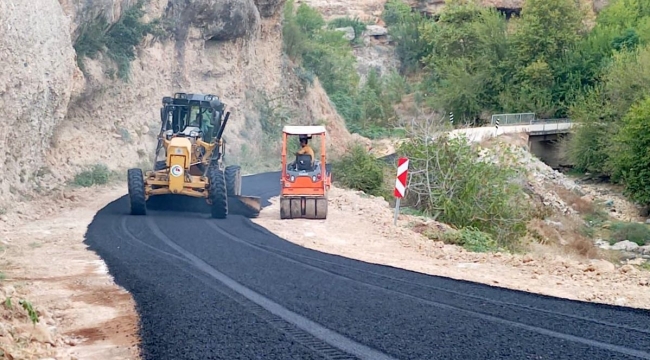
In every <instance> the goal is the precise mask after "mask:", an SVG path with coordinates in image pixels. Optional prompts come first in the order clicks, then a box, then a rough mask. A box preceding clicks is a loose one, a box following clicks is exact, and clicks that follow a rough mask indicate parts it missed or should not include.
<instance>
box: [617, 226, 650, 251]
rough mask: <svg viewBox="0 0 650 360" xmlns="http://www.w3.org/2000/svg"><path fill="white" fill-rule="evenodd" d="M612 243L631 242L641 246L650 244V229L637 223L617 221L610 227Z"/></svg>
mask: <svg viewBox="0 0 650 360" xmlns="http://www.w3.org/2000/svg"><path fill="white" fill-rule="evenodd" d="M610 230H611V231H612V233H611V242H614V243H616V242H619V241H623V240H629V241H631V242H634V243H637V244H638V245H639V246H643V245H645V244H648V243H650V228H648V226H647V225H645V224H641V223H635V222H622V221H617V222H615V223H613V224H612V225H611V226H610Z"/></svg>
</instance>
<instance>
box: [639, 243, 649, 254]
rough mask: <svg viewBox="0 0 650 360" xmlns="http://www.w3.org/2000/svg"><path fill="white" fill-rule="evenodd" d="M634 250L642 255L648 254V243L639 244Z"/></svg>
mask: <svg viewBox="0 0 650 360" xmlns="http://www.w3.org/2000/svg"><path fill="white" fill-rule="evenodd" d="M636 251H637V252H638V253H640V254H643V255H650V245H644V246H639V247H638V248H637V249H636Z"/></svg>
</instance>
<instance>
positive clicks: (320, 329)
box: [86, 173, 650, 360]
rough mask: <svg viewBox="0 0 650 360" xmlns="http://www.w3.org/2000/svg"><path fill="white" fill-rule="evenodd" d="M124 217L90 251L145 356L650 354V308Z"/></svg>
mask: <svg viewBox="0 0 650 360" xmlns="http://www.w3.org/2000/svg"><path fill="white" fill-rule="evenodd" d="M278 191H279V174H278V173H272V174H263V175H257V176H253V177H245V178H244V189H243V193H244V194H245V195H258V196H262V197H264V198H266V199H268V197H272V196H275V195H276V194H277V193H278ZM265 204H268V202H265ZM128 212H129V202H128V198H127V197H126V196H124V197H122V198H120V199H118V200H116V201H114V202H112V203H110V204H109V205H107V206H106V207H105V208H104V209H102V210H101V211H99V213H97V215H96V216H95V218H94V220H93V222H92V223H91V224H90V226H89V228H88V232H87V239H86V242H87V244H88V245H89V246H90V248H91V249H92V250H95V251H96V252H97V253H98V254H99V255H100V256H101V257H102V258H103V259H104V260H105V262H106V263H107V265H108V268H109V271H110V273H111V274H112V275H113V276H114V278H115V281H116V282H117V283H118V284H119V285H121V286H123V287H124V288H126V289H127V290H128V291H130V292H131V293H132V294H133V296H134V298H135V301H136V303H137V310H138V313H139V314H140V317H141V320H140V321H141V330H140V336H141V338H142V345H141V346H142V354H143V358H144V359H152V360H154V359H155V360H166V359H170V360H171V359H173V360H181V359H196V360H203V359H206V360H207V359H228V360H235V359H279V360H289V359H339V360H343V359H368V360H383V359H390V360H392V359H405V360H406V359H408V360H412V359H470V360H475V359H553V360H557V359H585V360H594V359H650V312H649V311H642V310H636V309H630V308H623V307H615V306H605V305H596V304H590V303H581V302H575V301H568V300H562V299H556V298H551V297H545V296H539V295H534V294H529V293H524V292H518V291H511V290H504V289H499V288H495V287H490V286H486V285H481V284H475V283H470V282H463V281H457V280H451V279H447V278H442V277H436V276H429V275H424V274H419V273H415V272H411V271H405V270H401V269H397V268H391V267H387V266H378V265H372V264H367V263H364V262H360V261H355V260H351V259H347V258H343V257H339V256H333V255H328V254H324V253H320V252H317V251H313V250H308V249H305V248H302V247H299V246H297V245H294V244H292V243H290V242H288V241H286V240H283V239H281V238H279V237H277V236H275V235H273V234H271V233H269V232H268V231H266V230H265V229H264V228H261V227H259V226H257V225H255V224H253V223H252V222H251V221H250V220H248V219H246V218H243V217H240V216H229V218H228V219H226V220H214V219H210V218H209V216H208V214H205V213H187V212H180V211H167V212H161V211H150V213H149V214H148V215H147V216H144V217H143V216H131V215H128ZM286 226H287V227H291V226H292V225H291V221H290V220H287V225H286Z"/></svg>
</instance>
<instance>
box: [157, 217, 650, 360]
mask: <svg viewBox="0 0 650 360" xmlns="http://www.w3.org/2000/svg"><path fill="white" fill-rule="evenodd" d="M206 223H207V225H208V226H210V227H211V228H213V229H214V230H216V231H217V232H219V233H220V234H221V235H223V236H225V237H227V238H228V239H230V240H232V241H235V242H237V243H240V244H242V245H245V246H249V247H252V248H255V249H258V250H260V251H263V252H266V253H269V254H271V255H274V256H277V257H280V258H282V259H284V260H286V261H289V262H292V263H295V264H298V265H301V266H303V267H306V268H310V269H312V270H315V271H317V272H321V273H324V274H327V275H330V276H334V277H337V278H341V279H343V280H346V281H352V282H356V283H359V284H362V285H363V286H365V287H368V288H372V289H376V290H381V291H384V292H388V293H391V294H395V295H398V296H403V297H407V298H411V299H414V300H417V301H419V302H422V303H426V304H428V305H431V306H434V307H438V308H441V309H445V310H451V311H456V312H461V313H465V314H467V315H470V316H473V317H477V318H480V319H483V320H487V321H491V322H494V323H499V324H503V325H507V326H511V327H515V328H519V329H524V330H528V331H532V332H535V333H538V334H542V335H546V336H551V337H554V338H558V339H562V340H568V341H572V342H576V343H580V344H583V345H588V346H591V347H596V348H600V349H604V350H608V351H613V352H617V353H620V354H624V355H629V356H634V357H638V358H641V359H649V360H650V353H648V352H645V351H641V350H637V349H633V348H629V347H625V346H620V345H614V344H609V343H605V342H601V341H597V340H592V339H588V338H584V337H580V336H575V335H570V334H566V333H562V332H558V331H554V330H549V329H545V328H542V327H538V326H534V325H528V324H525V323H521V322H517V321H512V320H507V319H503V318H499V317H496V316H492V315H487V314H484V313H480V312H477V311H473V310H468V309H464V308H461V307H458V306H453V305H449V304H444V303H441V302H438V301H432V300H428V299H424V298H422V297H418V296H414V295H411V294H406V293H403V292H400V291H396V290H392V289H388V288H385V287H382V286H378V285H374V284H370V283H367V282H363V281H360V280H357V279H353V278H350V277H347V276H344V275H341V274H337V273H334V272H332V271H329V270H326V269H323V268H320V267H317V266H314V265H312V264H308V263H305V262H301V261H299V260H295V259H293V258H290V257H288V256H285V255H282V254H279V253H276V252H274V251H271V250H268V249H265V248H263V247H261V246H258V245H255V244H252V243H249V242H247V241H245V240H241V239H239V238H237V237H235V236H233V235H232V234H230V233H228V232H226V231H224V230H223V229H221V228H220V227H219V226H217V225H216V224H214V223H213V222H211V221H209V220H207V221H206ZM150 224H152V222H150ZM154 226H155V225H154ZM157 231H158V232H160V230H159V229H158V230H157ZM199 260H200V259H199ZM200 261H202V260H200ZM208 266H209V265H208ZM377 359H378V358H377Z"/></svg>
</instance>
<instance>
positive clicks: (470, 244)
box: [441, 227, 499, 252]
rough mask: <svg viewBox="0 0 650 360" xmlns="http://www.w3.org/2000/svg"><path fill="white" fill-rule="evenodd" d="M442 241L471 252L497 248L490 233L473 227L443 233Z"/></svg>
mask: <svg viewBox="0 0 650 360" xmlns="http://www.w3.org/2000/svg"><path fill="white" fill-rule="evenodd" d="M441 240H442V241H444V242H445V243H448V244H454V245H459V246H462V247H463V248H465V249H466V250H469V251H473V252H490V251H496V250H498V248H499V247H498V245H497V242H496V241H495V240H494V238H493V237H492V235H490V234H487V233H484V232H482V231H480V230H478V229H477V228H474V227H466V228H462V229H461V230H459V231H450V232H446V233H444V235H443V236H442V239H441Z"/></svg>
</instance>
